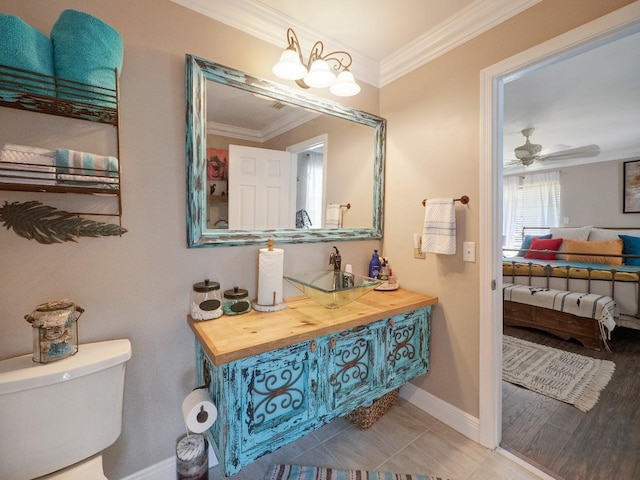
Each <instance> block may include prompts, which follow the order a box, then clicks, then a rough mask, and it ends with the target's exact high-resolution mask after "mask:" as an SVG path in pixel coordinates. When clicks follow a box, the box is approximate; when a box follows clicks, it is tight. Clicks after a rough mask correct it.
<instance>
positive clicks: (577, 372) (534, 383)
mask: <svg viewBox="0 0 640 480" xmlns="http://www.w3.org/2000/svg"><path fill="white" fill-rule="evenodd" d="M615 368H616V366H615V364H614V363H613V362H611V361H609V360H600V359H597V358H591V357H586V356H584V355H578V354H576V353H570V352H565V351H563V350H559V349H557V348H551V347H547V346H545V345H539V344H537V343H532V342H527V341H526V340H520V339H519V338H515V337H510V336H508V335H503V337H502V379H503V380H505V381H507V382H509V383H513V384H515V385H520V386H522V387H525V388H528V389H529V390H532V391H534V392H537V393H540V394H542V395H546V396H547V397H551V398H555V399H556V400H560V401H563V402H566V403H568V404H571V405H573V406H574V407H576V408H577V409H578V410H580V411H582V412H588V411H589V410H591V409H592V408H593V407H594V406H595V405H596V403H598V399H599V398H600V392H602V390H604V388H605V387H606V386H607V384H608V383H609V381H610V380H611V377H612V375H613V372H614V370H615Z"/></svg>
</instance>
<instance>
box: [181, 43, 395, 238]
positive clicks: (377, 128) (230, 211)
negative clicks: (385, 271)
mask: <svg viewBox="0 0 640 480" xmlns="http://www.w3.org/2000/svg"><path fill="white" fill-rule="evenodd" d="M186 73H187V182H188V191H187V197H188V198H187V223H188V241H189V246H220V245H244V244H250V243H261V242H263V241H264V239H266V238H268V237H274V238H275V239H276V241H279V242H302V241H333V240H340V239H370V238H381V236H382V203H383V202H382V199H383V192H384V175H383V172H384V141H385V128H386V124H385V121H384V119H382V118H380V117H376V116H374V115H370V114H367V113H365V112H361V111H358V110H355V109H351V108H348V107H345V106H343V105H340V104H338V103H335V102H332V101H330V100H325V99H321V98H319V97H314V96H312V95H308V94H306V93H305V92H302V91H296V90H291V89H289V88H288V87H285V86H283V85H279V84H277V83H273V82H269V81H266V80H263V79H258V78H256V77H251V76H249V75H247V74H245V73H243V72H239V71H236V70H232V69H229V68H227V67H223V66H221V65H218V64H215V63H212V62H208V61H206V60H203V59H199V58H197V57H193V56H190V55H187V72H186Z"/></svg>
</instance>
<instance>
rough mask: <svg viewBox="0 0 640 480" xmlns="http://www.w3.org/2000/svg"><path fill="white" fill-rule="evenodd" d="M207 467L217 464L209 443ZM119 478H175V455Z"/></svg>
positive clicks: (148, 479)
mask: <svg viewBox="0 0 640 480" xmlns="http://www.w3.org/2000/svg"><path fill="white" fill-rule="evenodd" d="M208 454H209V468H212V467H215V466H216V465H218V457H216V453H215V452H214V451H213V448H211V444H209V449H208ZM120 480H176V457H175V456H174V457H169V458H167V459H165V460H162V461H161V462H158V463H156V464H154V465H151V466H150V467H147V468H145V469H143V470H139V471H137V472H136V473H132V474H131V475H129V476H127V477H124V478H121V479H120Z"/></svg>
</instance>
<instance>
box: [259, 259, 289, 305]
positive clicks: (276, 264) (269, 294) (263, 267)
mask: <svg viewBox="0 0 640 480" xmlns="http://www.w3.org/2000/svg"><path fill="white" fill-rule="evenodd" d="M283 265H284V250H282V249H281V248H274V249H273V250H269V249H267V248H261V249H260V253H259V256H258V303H259V304H260V305H278V304H280V303H282V268H283ZM274 292H275V302H274Z"/></svg>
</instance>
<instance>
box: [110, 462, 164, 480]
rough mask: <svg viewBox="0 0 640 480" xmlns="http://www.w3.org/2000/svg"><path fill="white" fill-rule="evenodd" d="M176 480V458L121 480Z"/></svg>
mask: <svg viewBox="0 0 640 480" xmlns="http://www.w3.org/2000/svg"><path fill="white" fill-rule="evenodd" d="M175 479H176V457H170V458H167V459H166V460H162V461H161V462H158V463H156V464H154V465H151V466H150V467H147V468H145V469H144V470H139V471H137V472H136V473H132V474H131V475H129V476H127V477H124V478H122V479H120V480H175Z"/></svg>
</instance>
